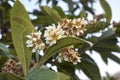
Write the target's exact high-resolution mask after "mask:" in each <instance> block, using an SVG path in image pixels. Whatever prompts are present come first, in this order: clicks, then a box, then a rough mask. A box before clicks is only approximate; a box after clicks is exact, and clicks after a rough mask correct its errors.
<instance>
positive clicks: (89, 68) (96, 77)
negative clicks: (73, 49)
mask: <svg viewBox="0 0 120 80" xmlns="http://www.w3.org/2000/svg"><path fill="white" fill-rule="evenodd" d="M81 57H82V60H81V63H80V64H79V68H80V69H82V71H83V72H84V73H85V74H86V75H87V76H88V77H89V78H90V79H91V80H101V76H100V72H99V68H98V66H97V64H96V63H95V62H94V60H93V59H92V58H91V57H90V56H88V55H87V54H83V55H81Z"/></svg>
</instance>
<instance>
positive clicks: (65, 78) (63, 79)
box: [57, 72, 71, 80]
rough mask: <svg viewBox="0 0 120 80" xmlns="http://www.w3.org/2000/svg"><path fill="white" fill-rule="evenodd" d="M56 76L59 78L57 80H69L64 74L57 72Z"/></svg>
mask: <svg viewBox="0 0 120 80" xmlns="http://www.w3.org/2000/svg"><path fill="white" fill-rule="evenodd" d="M57 75H58V77H59V80H71V79H70V77H69V76H67V75H66V74H64V73H61V72H57Z"/></svg>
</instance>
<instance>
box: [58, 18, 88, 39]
mask: <svg viewBox="0 0 120 80" xmlns="http://www.w3.org/2000/svg"><path fill="white" fill-rule="evenodd" d="M59 24H60V25H61V26H62V29H63V30H64V31H65V34H64V35H65V36H72V37H77V36H81V35H83V34H84V32H85V31H86V30H87V29H86V27H85V26H86V24H87V21H86V20H84V18H83V19H81V18H77V19H73V20H71V19H63V20H62V21H61V22H59Z"/></svg>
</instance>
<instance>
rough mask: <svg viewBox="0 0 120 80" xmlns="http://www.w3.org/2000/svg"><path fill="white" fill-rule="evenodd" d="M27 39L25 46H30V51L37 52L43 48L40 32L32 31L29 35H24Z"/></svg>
mask: <svg viewBox="0 0 120 80" xmlns="http://www.w3.org/2000/svg"><path fill="white" fill-rule="evenodd" d="M26 37H27V38H28V40H27V41H26V45H27V47H32V48H33V49H32V52H33V53H34V52H39V51H40V50H43V49H44V48H45V44H44V43H43V42H42V40H41V39H40V38H41V32H40V31H39V32H32V33H31V34H30V35H27V36H26Z"/></svg>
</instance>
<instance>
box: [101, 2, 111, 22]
mask: <svg viewBox="0 0 120 80" xmlns="http://www.w3.org/2000/svg"><path fill="white" fill-rule="evenodd" d="M99 1H100V4H101V6H102V8H103V10H104V11H105V15H106V21H107V22H108V23H109V22H110V21H111V18H112V11H111V7H110V6H109V4H108V3H107V1H106V0H99Z"/></svg>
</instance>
